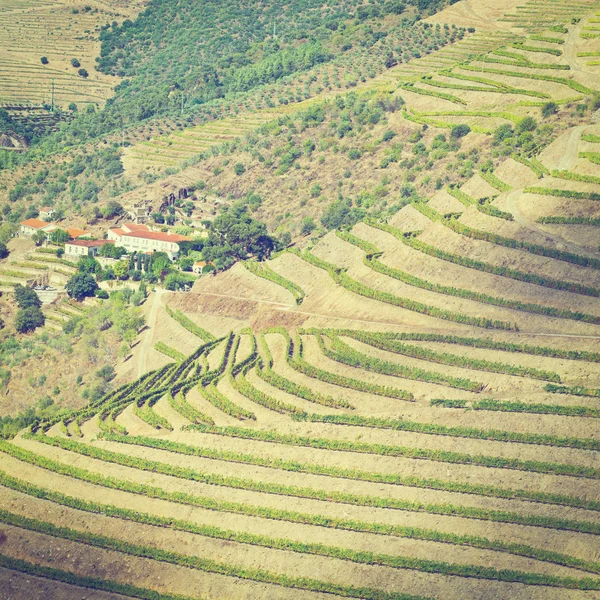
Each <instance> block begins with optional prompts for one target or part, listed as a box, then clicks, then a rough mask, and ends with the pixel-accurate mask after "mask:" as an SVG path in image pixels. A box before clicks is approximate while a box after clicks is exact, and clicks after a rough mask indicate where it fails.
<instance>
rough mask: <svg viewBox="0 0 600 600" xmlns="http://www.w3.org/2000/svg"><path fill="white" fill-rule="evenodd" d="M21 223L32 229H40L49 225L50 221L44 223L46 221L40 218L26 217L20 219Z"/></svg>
mask: <svg viewBox="0 0 600 600" xmlns="http://www.w3.org/2000/svg"><path fill="white" fill-rule="evenodd" d="M21 225H25V227H31V228H33V229H42V228H43V227H47V226H48V225H50V223H46V221H42V220H40V219H27V220H25V221H21Z"/></svg>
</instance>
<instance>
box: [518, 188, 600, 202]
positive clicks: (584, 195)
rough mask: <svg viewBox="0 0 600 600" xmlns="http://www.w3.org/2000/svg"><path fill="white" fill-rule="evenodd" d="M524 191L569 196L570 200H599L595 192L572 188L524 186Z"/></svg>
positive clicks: (599, 195)
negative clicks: (577, 190)
mask: <svg viewBox="0 0 600 600" xmlns="http://www.w3.org/2000/svg"><path fill="white" fill-rule="evenodd" d="M523 191H524V192H527V193H528V194H539V195H541V196H558V197H559V198H571V199H572V200H600V194H599V193H597V192H576V191H574V190H561V189H556V188H543V187H535V186H533V187H526V188H525V189H524V190H523Z"/></svg>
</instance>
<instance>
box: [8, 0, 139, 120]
mask: <svg viewBox="0 0 600 600" xmlns="http://www.w3.org/2000/svg"><path fill="white" fill-rule="evenodd" d="M140 4H141V3H138V2H133V3H130V2H122V1H121V0H107V1H106V2H104V1H96V0H90V1H89V2H71V1H68V0H64V1H63V0H61V1H59V2H48V1H47V0H9V1H7V2H3V3H2V6H1V7H0V104H3V105H5V106H7V107H8V108H12V107H15V106H19V107H27V106H30V105H36V106H39V105H41V104H47V105H50V103H51V101H52V85H53V82H54V101H55V104H56V106H59V107H62V108H65V109H66V108H67V106H68V105H69V104H70V103H71V102H74V103H76V104H78V103H81V104H82V107H83V106H84V105H85V104H87V103H94V104H98V103H102V102H104V101H105V100H106V98H108V97H110V96H111V95H112V88H113V87H114V85H116V80H115V79H114V78H111V77H106V76H103V75H102V74H100V73H98V72H96V71H95V69H94V66H95V57H96V56H97V55H98V52H99V48H100V44H99V41H98V39H99V38H98V33H99V31H100V27H101V26H103V25H105V24H106V23H107V22H110V21H115V20H116V21H122V20H124V19H125V18H127V17H129V16H132V15H133V14H134V13H135V11H136V5H137V6H139V5H140ZM42 57H45V58H46V64H43V62H42ZM72 59H77V61H78V62H79V65H80V66H79V67H78V68H75V67H74V66H73V65H72V63H71V61H72ZM79 68H83V69H85V70H86V71H87V73H88V75H87V76H85V77H82V76H81V75H79V74H78V70H79Z"/></svg>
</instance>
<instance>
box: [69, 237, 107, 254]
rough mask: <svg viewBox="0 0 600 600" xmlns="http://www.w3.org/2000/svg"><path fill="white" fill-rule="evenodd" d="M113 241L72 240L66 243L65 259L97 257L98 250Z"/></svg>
mask: <svg viewBox="0 0 600 600" xmlns="http://www.w3.org/2000/svg"><path fill="white" fill-rule="evenodd" d="M114 243H115V242H114V241H113V240H72V241H70V242H66V243H65V258H67V259H77V258H79V257H80V256H96V255H97V254H98V250H100V248H102V246H105V245H106V244H114Z"/></svg>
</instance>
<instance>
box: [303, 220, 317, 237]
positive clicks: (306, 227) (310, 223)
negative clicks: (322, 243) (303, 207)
mask: <svg viewBox="0 0 600 600" xmlns="http://www.w3.org/2000/svg"><path fill="white" fill-rule="evenodd" d="M316 228H317V224H316V223H315V220H314V219H313V218H312V217H304V219H302V226H301V228H300V232H301V233H302V235H310V234H311V233H312V232H313V231H314V230H315V229H316Z"/></svg>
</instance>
